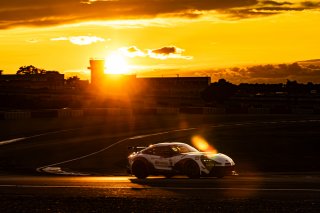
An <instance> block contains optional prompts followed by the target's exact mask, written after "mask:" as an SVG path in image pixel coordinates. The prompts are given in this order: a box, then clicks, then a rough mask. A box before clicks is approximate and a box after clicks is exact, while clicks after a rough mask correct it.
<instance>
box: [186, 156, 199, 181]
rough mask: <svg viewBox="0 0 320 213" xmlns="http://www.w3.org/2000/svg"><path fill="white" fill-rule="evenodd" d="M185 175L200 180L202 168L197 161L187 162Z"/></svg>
mask: <svg viewBox="0 0 320 213" xmlns="http://www.w3.org/2000/svg"><path fill="white" fill-rule="evenodd" d="M184 173H185V174H186V175H187V176H188V177H189V178H200V168H199V166H198V164H197V163H196V162H195V161H192V160H190V161H187V162H186V163H185V164H184Z"/></svg>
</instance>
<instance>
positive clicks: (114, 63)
mask: <svg viewBox="0 0 320 213" xmlns="http://www.w3.org/2000/svg"><path fill="white" fill-rule="evenodd" d="M105 73H106V74H118V75H119V74H129V73H130V69H129V66H128V64H127V61H126V59H125V57H124V56H123V55H121V54H120V53H118V52H113V53H111V54H110V55H109V56H108V57H107V59H106V70H105Z"/></svg>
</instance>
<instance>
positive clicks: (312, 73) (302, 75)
mask: <svg viewBox="0 0 320 213" xmlns="http://www.w3.org/2000/svg"><path fill="white" fill-rule="evenodd" d="M207 73H210V76H211V77H212V78H213V80H217V79H221V78H224V79H227V80H228V81H232V82H234V83H241V82H260V83H264V82H265V83H280V82H286V80H287V79H289V80H297V81H299V82H320V66H318V65H306V66H304V65H300V64H299V63H293V64H279V65H270V64H268V65H257V66H251V67H247V68H239V67H234V68H228V69H219V70H213V71H207Z"/></svg>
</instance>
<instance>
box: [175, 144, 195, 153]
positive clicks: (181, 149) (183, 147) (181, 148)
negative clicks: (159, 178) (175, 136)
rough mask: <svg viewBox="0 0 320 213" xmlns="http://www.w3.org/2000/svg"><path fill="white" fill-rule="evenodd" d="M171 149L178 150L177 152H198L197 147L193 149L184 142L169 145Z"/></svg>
mask: <svg viewBox="0 0 320 213" xmlns="http://www.w3.org/2000/svg"><path fill="white" fill-rule="evenodd" d="M171 149H172V150H173V151H174V152H178V153H188V152H199V151H198V150H197V149H195V148H193V147H192V146H189V145H187V144H185V145H173V146H171Z"/></svg>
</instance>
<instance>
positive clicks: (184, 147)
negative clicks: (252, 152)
mask: <svg viewBox="0 0 320 213" xmlns="http://www.w3.org/2000/svg"><path fill="white" fill-rule="evenodd" d="M129 149H130V150H132V151H133V152H132V153H131V154H130V155H129V157H128V162H129V164H128V172H129V173H131V174H133V175H134V176H136V177H137V178H139V179H143V178H146V177H148V176H149V175H164V176H165V177H167V178H170V177H172V176H174V175H177V174H181V175H187V176H188V177H189V178H199V177H201V176H212V177H219V178H221V177H223V176H225V175H232V174H235V171H234V169H235V163H234V162H233V160H232V159H231V158H230V157H228V156H227V155H224V154H221V153H218V154H213V153H209V152H199V151H198V150H197V149H195V148H193V147H192V146H190V145H188V144H185V143H180V142H166V143H158V144H154V145H150V146H149V147H129Z"/></svg>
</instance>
